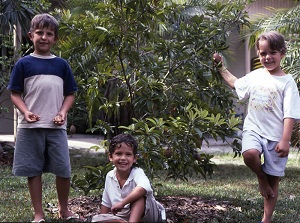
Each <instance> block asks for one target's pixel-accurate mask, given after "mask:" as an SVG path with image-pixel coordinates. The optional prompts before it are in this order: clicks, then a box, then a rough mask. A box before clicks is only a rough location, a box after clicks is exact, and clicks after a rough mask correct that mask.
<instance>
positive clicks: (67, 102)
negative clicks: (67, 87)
mask: <svg viewBox="0 0 300 223" xmlns="http://www.w3.org/2000/svg"><path fill="white" fill-rule="evenodd" d="M74 100H75V95H74V94H73V93H72V94H69V95H67V96H65V99H64V102H63V104H62V106H61V108H60V111H59V112H58V113H57V116H58V117H59V118H58V119H57V116H56V117H55V118H54V120H53V121H54V123H55V124H57V125H63V124H64V123H65V120H66V116H67V112H68V111H69V110H70V108H71V107H72V105H73V103H74Z"/></svg>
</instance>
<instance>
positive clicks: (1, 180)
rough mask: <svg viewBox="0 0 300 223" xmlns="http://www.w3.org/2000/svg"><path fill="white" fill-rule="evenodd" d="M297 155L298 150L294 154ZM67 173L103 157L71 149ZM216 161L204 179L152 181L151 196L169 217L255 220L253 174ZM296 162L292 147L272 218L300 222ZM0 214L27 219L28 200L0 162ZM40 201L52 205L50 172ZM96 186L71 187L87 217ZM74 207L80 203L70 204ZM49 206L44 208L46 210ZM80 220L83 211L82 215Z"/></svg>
mask: <svg viewBox="0 0 300 223" xmlns="http://www.w3.org/2000/svg"><path fill="white" fill-rule="evenodd" d="M299 155H300V154H299ZM71 161H72V166H73V174H75V173H77V174H82V173H83V171H82V168H80V167H81V166H82V165H87V164H88V165H97V164H101V162H103V157H101V156H100V155H98V154H97V155H96V156H95V154H90V153H86V152H85V153H82V151H80V150H71ZM213 161H214V162H215V163H216V164H217V168H216V169H215V172H214V175H213V176H212V177H209V178H207V179H206V180H204V179H203V178H201V177H194V178H191V179H190V180H189V181H188V182H182V181H176V182H174V181H171V180H168V181H164V180H163V179H156V180H155V182H153V185H154V187H155V191H156V197H157V199H158V200H160V201H161V202H162V203H163V204H164V206H165V207H166V210H167V217H168V219H169V220H172V221H173V222H207V223H209V222H210V223H212V222H228V223H234V222H245V223H252V222H253V223H257V222H259V221H260V220H261V216H262V211H263V209H262V206H263V200H262V198H261V196H260V195H259V192H258V184H257V180H256V177H255V176H254V174H253V173H251V172H250V171H249V170H248V168H246V167H245V165H244V164H243V161H242V158H241V157H237V158H233V156H232V154H222V155H215V157H214V158H213ZM299 165H300V161H299V157H298V154H297V152H295V151H292V152H291V154H290V158H289V161H288V165H287V169H286V176H285V177H284V178H282V180H281V183H280V184H281V189H280V195H279V199H278V203H277V207H276V211H275V214H274V221H273V223H297V222H300V209H299V207H300V199H299V198H300V166H299ZM0 188H1V191H0V219H1V221H2V222H25V221H27V222H30V221H31V220H32V219H33V210H32V207H31V204H30V197H29V192H28V189H27V180H26V178H20V177H14V176H12V174H11V166H9V165H2V166H1V167H0ZM43 191H44V193H43V200H44V203H45V208H47V206H48V208H49V207H50V208H51V207H53V206H54V207H55V206H56V191H55V185H54V177H53V176H52V175H51V174H44V175H43ZM100 195H101V194H99V193H98V192H97V191H94V192H92V193H91V194H90V195H89V196H88V197H85V196H83V193H82V192H80V191H75V190H74V189H71V193H70V204H71V207H72V210H81V211H82V209H83V207H84V208H85V210H84V212H81V213H85V214H87V213H89V216H90V215H92V214H94V212H96V211H97V210H98V207H99V202H100V197H101V196H100ZM76 206H80V207H76ZM48 210H49V209H48ZM84 217H86V219H87V220H88V219H90V218H87V215H86V216H84ZM46 221H59V220H58V218H57V214H56V213H54V214H52V213H51V212H46Z"/></svg>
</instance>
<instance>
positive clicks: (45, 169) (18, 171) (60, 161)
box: [13, 128, 71, 178]
mask: <svg viewBox="0 0 300 223" xmlns="http://www.w3.org/2000/svg"><path fill="white" fill-rule="evenodd" d="M43 173H53V174H55V175H56V176H59V177H63V178H70V177H71V165H70V156H69V147H68V138H67V133H66V131H65V130H64V129H43V128H33V129H25V128H24V129H18V132H17V136H16V148H15V152H14V161H13V174H14V175H16V176H25V177H34V176H40V175H42V174H43Z"/></svg>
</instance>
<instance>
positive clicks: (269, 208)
mask: <svg viewBox="0 0 300 223" xmlns="http://www.w3.org/2000/svg"><path fill="white" fill-rule="evenodd" d="M268 180H269V183H270V185H271V187H272V189H273V191H274V197H269V198H264V216H263V219H262V222H264V223H270V222H271V220H272V215H273V212H274V210H275V206H276V202H277V198H278V191H279V177H276V176H270V175H268Z"/></svg>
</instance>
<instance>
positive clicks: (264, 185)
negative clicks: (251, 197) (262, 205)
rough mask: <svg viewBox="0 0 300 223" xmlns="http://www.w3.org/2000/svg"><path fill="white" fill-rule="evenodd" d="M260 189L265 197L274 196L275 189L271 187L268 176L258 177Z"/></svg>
mask: <svg viewBox="0 0 300 223" xmlns="http://www.w3.org/2000/svg"><path fill="white" fill-rule="evenodd" d="M258 185H259V191H260V194H261V196H263V197H265V198H267V199H268V198H269V197H274V196H275V195H274V192H273V189H272V188H271V186H270V184H269V181H268V179H267V177H264V178H258Z"/></svg>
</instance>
